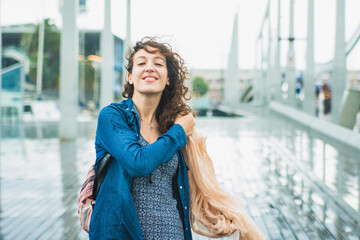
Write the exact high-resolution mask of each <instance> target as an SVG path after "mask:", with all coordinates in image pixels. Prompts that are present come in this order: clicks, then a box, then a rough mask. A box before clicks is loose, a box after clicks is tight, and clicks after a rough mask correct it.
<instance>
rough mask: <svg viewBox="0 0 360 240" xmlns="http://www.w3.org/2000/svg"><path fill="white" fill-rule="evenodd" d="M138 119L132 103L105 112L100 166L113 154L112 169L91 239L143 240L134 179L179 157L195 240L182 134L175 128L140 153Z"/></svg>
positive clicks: (180, 182) (187, 226) (99, 145)
mask: <svg viewBox="0 0 360 240" xmlns="http://www.w3.org/2000/svg"><path fill="white" fill-rule="evenodd" d="M139 134H140V117H139V114H138V112H137V110H136V107H135V105H134V103H133V101H132V100H131V98H129V99H127V100H124V101H122V102H121V103H113V104H111V105H109V106H107V107H105V108H103V109H102V110H101V112H100V114H99V118H98V126H97V131H96V139H95V149H96V164H95V171H96V170H97V166H98V163H99V160H100V159H101V158H102V157H104V156H105V154H106V153H107V152H109V153H110V154H111V155H112V156H113V157H114V158H115V160H114V161H113V162H112V163H111V165H110V167H109V170H108V172H107V174H106V177H105V179H104V182H103V184H102V186H101V188H100V191H99V194H98V197H97V199H96V204H95V207H94V210H93V213H92V217H91V223H90V231H89V238H90V239H143V236H142V232H141V228H140V224H139V221H138V218H137V214H136V208H135V204H134V201H133V198H132V195H131V193H130V189H131V185H132V180H133V177H138V176H147V175H149V174H150V173H152V172H153V171H154V170H155V169H156V168H157V167H158V166H160V165H161V164H163V163H165V162H168V161H170V160H171V158H172V156H173V155H174V154H175V153H177V154H179V157H180V161H179V167H178V191H179V194H180V199H181V204H182V210H183V217H184V219H183V221H184V225H185V226H184V227H185V239H192V238H191V229H190V222H189V183H188V175H187V166H186V164H185V161H184V157H183V155H182V152H181V149H182V148H183V147H184V146H185V144H186V141H187V139H186V135H185V132H184V129H183V128H182V127H181V126H180V125H178V124H174V125H173V126H172V127H171V128H170V129H169V131H167V132H166V133H165V134H163V135H161V136H160V137H159V138H158V139H157V141H156V142H154V143H153V144H150V145H148V146H146V147H145V148H142V147H141V145H140V143H139V142H138V136H139Z"/></svg>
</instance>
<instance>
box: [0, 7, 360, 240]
mask: <svg viewBox="0 0 360 240" xmlns="http://www.w3.org/2000/svg"><path fill="white" fill-rule="evenodd" d="M359 10H360V1H358V0H273V1H271V0H252V1H245V0H226V1H218V0H214V1H206V0H197V1H191V0H183V1H173V0H153V1H146V0H102V1H99V0H31V1H29V0H0V27H1V28H0V35H1V38H0V52H1V60H0V66H1V71H0V86H1V89H0V109H1V119H0V120H1V132H0V136H1V137H0V150H1V152H0V188H1V195H0V215H1V217H0V239H40V238H42V239H77V238H80V239H86V238H87V236H86V234H84V233H83V232H82V231H81V229H80V228H79V224H78V219H77V216H76V199H77V193H78V190H79V188H80V186H81V184H82V182H81V181H82V179H83V178H84V177H85V176H86V171H87V169H88V167H90V165H91V163H92V162H93V161H94V159H95V154H94V146H93V142H94V136H95V131H96V120H97V115H98V113H99V111H100V110H101V108H102V107H104V106H106V105H108V104H109V103H111V102H119V101H121V100H122V96H121V91H122V85H123V83H124V81H126V75H127V73H126V70H125V69H124V67H125V65H126V62H125V53H126V49H127V48H128V47H129V46H132V45H133V44H134V43H135V42H136V41H138V40H141V39H142V38H143V37H146V36H157V37H160V40H161V41H164V42H169V43H170V44H171V46H172V47H173V48H174V50H175V51H177V52H178V53H179V54H180V56H182V57H183V58H184V60H185V62H186V66H187V67H188V70H189V73H190V75H189V81H188V83H187V84H188V86H189V88H190V89H191V90H192V100H191V101H190V102H189V105H190V106H191V107H192V108H193V109H194V111H196V112H197V116H198V118H197V127H198V129H199V130H202V131H203V132H206V135H207V136H208V148H209V152H210V154H211V156H212V158H213V161H214V163H215V167H216V169H217V176H218V178H219V181H220V182H221V184H222V185H223V186H224V187H225V188H227V189H228V190H229V191H230V192H231V193H233V194H235V195H236V196H237V197H239V198H241V199H242V200H243V201H244V202H245V203H247V204H249V207H248V208H249V211H250V212H251V215H252V216H253V217H254V218H255V219H257V223H259V222H260V223H259V224H260V226H261V229H262V230H263V231H264V232H266V234H267V235H268V236H269V238H270V239H360V233H359V229H360V226H359V222H360V212H359V209H360V177H359V175H360V43H359V39H360V15H359ZM225 142H226V143H227V144H224V143H225ZM219 146H222V147H221V149H219ZM224 152H227V154H228V155H226V154H225V156H226V158H227V160H226V161H225V160H224ZM230 153H231V154H230ZM229 154H230V155H229ZM249 156H251V157H249ZM229 159H230V160H229ZM239 159H242V160H239ZM240 162H241V163H240ZM298 164H300V165H298ZM236 166H237V167H239V169H238V170H236V171H235V172H234V173H233V174H230V175H229V174H228V173H229V172H231V171H233V168H235V169H237V168H236ZM227 167H230V168H227ZM232 167H233V168H232ZM240 169H242V170H240ZM244 169H245V170H244ZM246 169H253V174H250V175H248V174H249V172H251V171H250V170H249V171H246ZM259 169H260V170H259ZM264 169H265V170H264ZM291 169H292V170H291ZM299 169H301V171H298V170H299ZM299 174H300V175H299ZM254 176H258V177H254ZM240 182H246V183H247V184H248V185H249V186H250V185H252V184H255V183H256V184H255V185H256V186H257V187H255V188H256V189H257V190H256V191H255V190H254V188H253V189H251V190H249V189H247V188H246V187H245V188H244V187H242V188H240V187H239V188H237V187H236V186H237V185H238V184H237V183H240ZM274 185H278V187H277V188H276V189H277V190H276V191H278V192H276V193H274V192H272V191H271V189H272V188H273V186H274ZM274 191H275V190H274ZM246 192H251V193H252V194H250V195H251V196H249V195H248V194H246ZM289 194H290V195H289ZM58 196H61V197H62V200H61V201H53V200H54V199H55V198H56V197H58ZM289 196H293V198H289V199H287V200H286V204H285V203H284V202H279V201H282V200H281V199H285V198H286V197H289ZM279 199H280V200H279ZM328 199H331V200H329V201H330V203H327V200H328ZM23 201H28V202H29V205H31V206H34V209H35V210H33V211H30V212H28V213H27V214H25V215H23V214H21V213H22V212H23V211H24V206H22V202H23ZM284 201H285V200H284ZM41 202H44V204H41ZM45 202H47V204H45ZM252 204H255V205H252ZM284 204H285V205H284ZM305 205H306V206H308V208H307V209H304V206H305ZM36 206H37V207H38V208H36ZM55 206H56V207H55ZM284 206H286V207H285V208H284ZM339 206H340V207H339ZM56 209H58V210H56ZM59 209H60V210H59ZM319 209H320V210H319ZM56 211H57V212H56ZM302 211H303V212H302ZM49 212H51V213H52V214H50V215H51V219H53V222H57V224H58V225H57V224H52V221H46V220H45V219H46V218H45V217H44V216H46V214H47V213H49ZM309 214H310V215H309ZM59 219H62V223H61V224H60V225H59V223H58V221H59ZM299 219H300V220H299ZM284 222H285V223H284ZM46 223H47V224H46ZM274 223H276V224H275V225H276V226H273V225H272V224H274ZM60 228H61V229H62V230H61V231H59V229H60ZM271 228H275V229H277V230H271ZM35 229H37V231H35ZM305 232H307V233H305ZM194 236H195V235H194ZM324 236H325V237H324Z"/></svg>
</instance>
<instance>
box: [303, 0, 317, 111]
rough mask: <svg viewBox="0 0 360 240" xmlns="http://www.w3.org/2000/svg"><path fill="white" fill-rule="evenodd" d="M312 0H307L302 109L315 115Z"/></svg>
mask: <svg viewBox="0 0 360 240" xmlns="http://www.w3.org/2000/svg"><path fill="white" fill-rule="evenodd" d="M314 66H315V62H314V0H308V23H307V42H306V69H305V76H304V85H305V104H304V111H305V112H306V113H308V114H310V115H315V78H314V74H315V68H314Z"/></svg>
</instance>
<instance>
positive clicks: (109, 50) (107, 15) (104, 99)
mask: <svg viewBox="0 0 360 240" xmlns="http://www.w3.org/2000/svg"><path fill="white" fill-rule="evenodd" d="M110 4H111V0H105V12H104V28H103V31H102V33H101V41H100V42H101V57H102V63H101V80H100V109H101V108H103V107H105V106H107V105H108V104H110V103H112V102H113V100H114V91H113V84H114V36H113V34H112V32H111V6H110Z"/></svg>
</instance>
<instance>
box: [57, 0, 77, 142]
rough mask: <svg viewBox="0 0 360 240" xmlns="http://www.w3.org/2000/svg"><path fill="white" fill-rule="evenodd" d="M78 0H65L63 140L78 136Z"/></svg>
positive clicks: (62, 81) (62, 86) (61, 102)
mask: <svg viewBox="0 0 360 240" xmlns="http://www.w3.org/2000/svg"><path fill="white" fill-rule="evenodd" d="M78 2H79V1H77V0H64V5H63V29H62V34H61V48H60V49H61V55H60V108H61V119H60V127H59V136H60V139H62V140H73V139H75V138H76V136H77V131H78V130H77V120H76V117H77V114H78V101H79V93H78V88H79V73H78V72H79V70H78V64H79V63H78V56H79V34H78V29H77V26H76V16H77V13H78Z"/></svg>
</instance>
